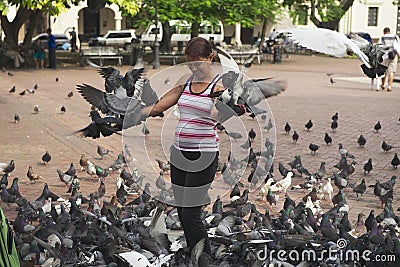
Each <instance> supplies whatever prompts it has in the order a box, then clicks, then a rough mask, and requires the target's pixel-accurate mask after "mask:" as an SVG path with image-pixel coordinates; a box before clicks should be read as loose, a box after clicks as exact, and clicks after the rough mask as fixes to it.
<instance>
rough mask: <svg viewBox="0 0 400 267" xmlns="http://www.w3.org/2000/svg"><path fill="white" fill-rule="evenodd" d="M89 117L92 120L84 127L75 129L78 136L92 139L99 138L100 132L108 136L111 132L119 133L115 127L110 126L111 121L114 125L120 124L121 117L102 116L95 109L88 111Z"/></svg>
mask: <svg viewBox="0 0 400 267" xmlns="http://www.w3.org/2000/svg"><path fill="white" fill-rule="evenodd" d="M90 117H91V119H92V122H91V123H90V124H89V125H88V126H86V127H85V128H83V129H81V130H78V131H76V133H77V134H78V135H79V136H80V137H91V138H93V139H97V138H100V134H101V135H102V136H104V137H107V136H110V135H112V134H119V130H120V129H118V128H117V127H114V126H112V123H115V124H116V125H122V123H123V122H122V119H121V118H115V117H111V116H110V117H109V116H106V117H104V118H102V117H101V116H100V113H99V112H98V111H97V110H92V111H90Z"/></svg>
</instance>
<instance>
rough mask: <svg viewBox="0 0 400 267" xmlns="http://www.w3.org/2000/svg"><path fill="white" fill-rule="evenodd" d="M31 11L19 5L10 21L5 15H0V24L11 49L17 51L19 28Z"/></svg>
mask: <svg viewBox="0 0 400 267" xmlns="http://www.w3.org/2000/svg"><path fill="white" fill-rule="evenodd" d="M31 13H32V11H31V10H29V9H27V8H24V7H21V6H20V7H19V8H18V10H17V14H16V15H15V18H14V20H13V21H12V22H9V21H8V19H7V16H4V15H0V18H1V26H2V28H3V31H4V33H5V37H6V38H8V44H9V45H10V47H11V48H12V49H14V50H16V51H18V33H19V30H20V29H21V27H22V25H23V24H24V23H25V22H26V21H27V20H28V19H29V16H30V14H31Z"/></svg>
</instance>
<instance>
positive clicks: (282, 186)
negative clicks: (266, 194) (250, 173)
mask: <svg viewBox="0 0 400 267" xmlns="http://www.w3.org/2000/svg"><path fill="white" fill-rule="evenodd" d="M292 177H293V172H288V173H287V174H286V177H285V178H283V179H282V180H280V181H279V182H277V183H276V184H274V185H272V186H271V187H270V188H271V191H272V192H277V191H279V192H280V191H282V190H283V191H285V192H286V190H287V189H288V188H289V187H290V186H291V184H292Z"/></svg>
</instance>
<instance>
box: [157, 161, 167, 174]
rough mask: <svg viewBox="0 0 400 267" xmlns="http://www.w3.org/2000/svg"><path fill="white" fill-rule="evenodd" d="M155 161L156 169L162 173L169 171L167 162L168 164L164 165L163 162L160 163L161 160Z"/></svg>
mask: <svg viewBox="0 0 400 267" xmlns="http://www.w3.org/2000/svg"><path fill="white" fill-rule="evenodd" d="M156 161H157V163H158V167H159V168H160V170H161V171H162V172H167V171H169V169H170V164H169V162H168V163H165V162H163V161H161V160H159V159H156Z"/></svg>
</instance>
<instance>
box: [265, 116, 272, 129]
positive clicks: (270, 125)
mask: <svg viewBox="0 0 400 267" xmlns="http://www.w3.org/2000/svg"><path fill="white" fill-rule="evenodd" d="M272 127H274V125H273V124H272V119H271V118H269V119H268V123H267V125H266V126H264V129H266V130H267V131H268V132H269V131H270V130H271V129H272Z"/></svg>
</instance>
